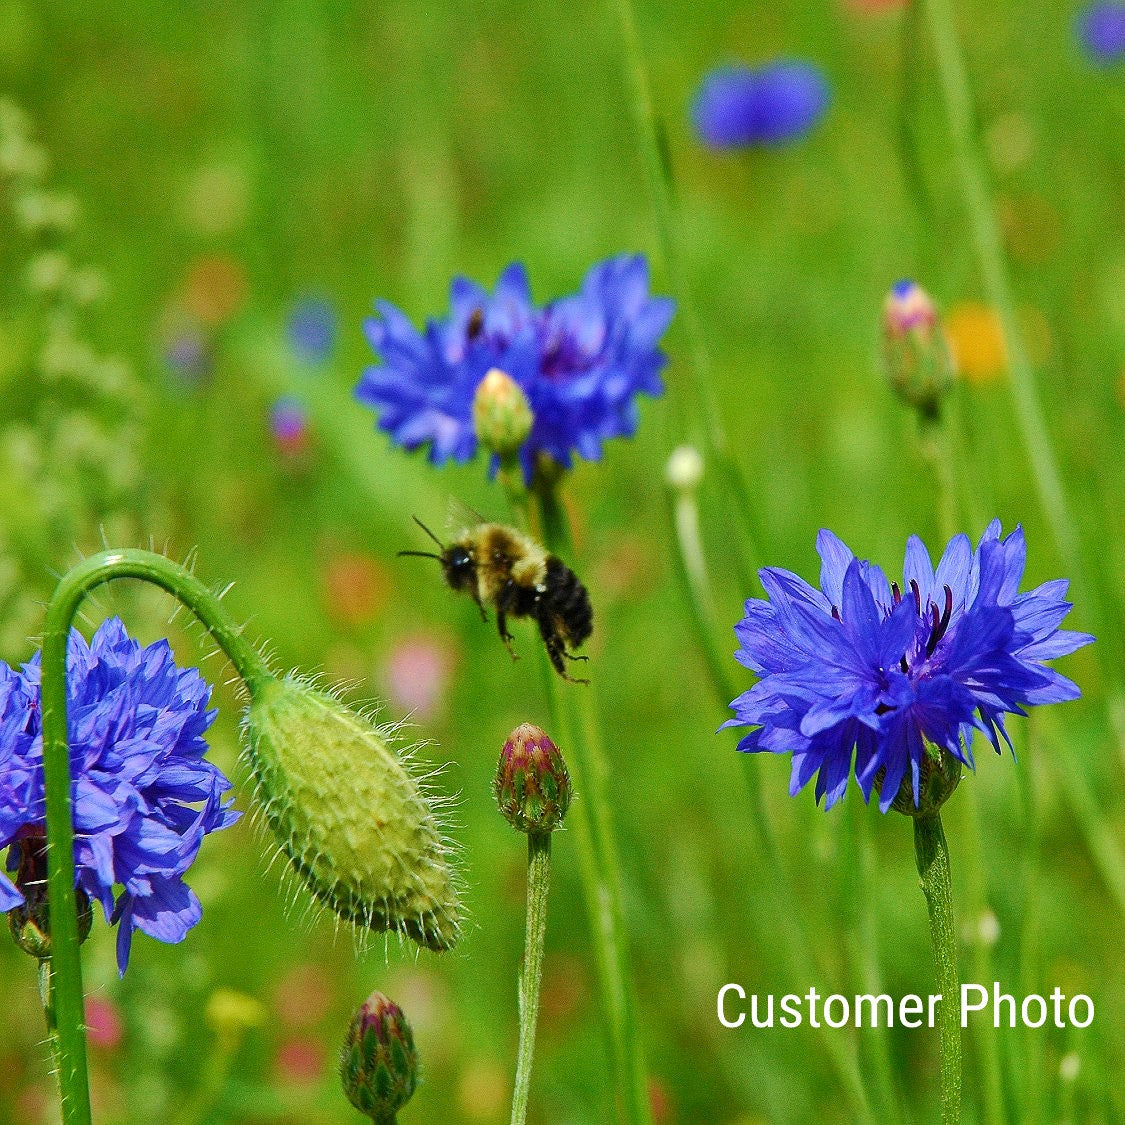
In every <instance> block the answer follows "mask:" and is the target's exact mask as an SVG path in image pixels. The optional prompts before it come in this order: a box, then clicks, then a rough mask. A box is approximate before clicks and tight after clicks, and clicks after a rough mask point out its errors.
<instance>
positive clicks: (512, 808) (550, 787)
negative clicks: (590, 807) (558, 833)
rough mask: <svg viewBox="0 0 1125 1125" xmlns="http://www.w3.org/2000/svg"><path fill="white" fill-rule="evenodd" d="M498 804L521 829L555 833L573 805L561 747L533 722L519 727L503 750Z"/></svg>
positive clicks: (498, 773)
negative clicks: (571, 804) (560, 750)
mask: <svg viewBox="0 0 1125 1125" xmlns="http://www.w3.org/2000/svg"><path fill="white" fill-rule="evenodd" d="M495 793H496V803H497V804H498V805H499V806H500V811H501V813H503V814H504V818H505V819H506V820H507V821H508V823H509V824H511V825H512V826H513V827H514V828H518V829H519V830H520V831H521V832H528V833H538V832H554V830H555V829H556V828H558V826H559V825H560V824H562V821H563V817H564V816H566V810H567V809H568V808H570V798H571V791H570V774H569V773H567V769H566V762H564V761H563V756H562V754H561V753H560V752H559V748H558V747H557V746H556V745H555V744H554V743H553V742H552V741H551V739H550V737H549V736H548V735H547V733H546V732H545V731H544V730H542V729H541V728H539V727H537V726H533V725H532V724H531V723H523V724H522V725H521V726H518V727H516V729H515V730H514V731H512V733H511V734H510V735H509V736H508V741H507V742H505V743H504V749H503V750H501V751H500V762H499V764H498V765H497V767H496V780H495Z"/></svg>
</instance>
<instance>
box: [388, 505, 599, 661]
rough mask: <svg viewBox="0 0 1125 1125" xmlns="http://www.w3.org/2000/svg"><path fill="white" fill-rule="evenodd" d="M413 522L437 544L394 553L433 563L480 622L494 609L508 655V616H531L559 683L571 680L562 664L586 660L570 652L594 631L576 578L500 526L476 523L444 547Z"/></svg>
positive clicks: (557, 561)
mask: <svg viewBox="0 0 1125 1125" xmlns="http://www.w3.org/2000/svg"><path fill="white" fill-rule="evenodd" d="M414 522H415V523H416V524H417V525H418V526H419V527H420V528H421V529H422V530H423V531H424V532H425V533H426V534H427V535H428V536H429V537H430V538H431V539H432V540H433V541H434V542H435V543H436V544H437V545H438V547H439V548H440V553H439V554H434V553H433V552H432V551H399V554H400V555H413V556H416V557H420V558H426V559H437V560H438V562H440V563H441V569H442V574H443V576H444V578H445V581H446V584H447V585H448V586H449V588H450V589H451V590H456V591H457V592H458V593H465V594H468V595H469V597H471V598H472V599H473V601H475V602H476V603H477V607H478V608H479V609H480V614H481V619H482V620H484V621H487V620H488V611H487V610H486V609H485V607H486V606H492V607H493V608H494V609H495V610H496V627H497V629H498V630H499V632H500V639H501V640H502V641H503V642H504V644H505V646H506V647H507V649H508V651H509V652H510V653H511V654H512V657H513V658H515V657H516V653H515V650H514V649H513V648H512V640H513V637H512V634H511V633H509V632H508V618H509V617H530V618H532V619H533V620H534V621H535V623H536V624H537V625H538V626H539V635H540V636H541V637H542V638H543V644H544V646H545V647H546V649H547V655H548V657H550V660H551V664H552V666H553V667H554V669H555V671H556V672H558V674H559V675H560V676H562V678H563V679H564V680H571V681H572V682H574V683H588V682H589V681H587V680H574V679H573V677H571V676H569V675H568V674H567V671H566V664H565V663H564V658H565V659H566V660H585V659H587V658H586V657H585V656H577V655H575V654H574V653H573V652H571V651H569V649H573V648H577V647H578V646H579V645H580V644H582V642H583V641H585V640H586V638H587V637H589V635H590V633H591V632H592V630H593V627H594V611H593V609H591V607H590V595H589V594H587V593H586V587H585V586H583V585H582V583H581V582H580V581H579V580H578V576H577V575H576V574H575V573H574V571H573V570H571V569H570V567H568V566H567V565H566V563H564V562H562V561H561V560H560V559H558V558H556V557H555V556H554V555H552V554H549V553H548V552H547V551H545V550H544V549H543V548H542V547H541V546H540V545H539V544H538V543H536V542H535V540H534V539H532V538H531V536H530V535H525V534H524V533H523V532H522V531H517V530H516V528H514V527H506V526H505V525H504V524H499V523H484V522H482V523H478V524H475V525H474V526H471V527H467V528H465V529H464V530H463V531H461V532H460V534H458V535H457V536H456V538H455V539H454V540H453V542H451V543H450V544H449V545H448V546H446V545H445V544H443V543H442V542H441V540H440V539H438V537H437V536H436V535H435V534H434V533H433V532H432V531H431V530H430V529H429V528H428V527H427V526H426V525H425V524H424V523H423V522H422V521H421V520H420V519H418V517H417V516H415V517H414Z"/></svg>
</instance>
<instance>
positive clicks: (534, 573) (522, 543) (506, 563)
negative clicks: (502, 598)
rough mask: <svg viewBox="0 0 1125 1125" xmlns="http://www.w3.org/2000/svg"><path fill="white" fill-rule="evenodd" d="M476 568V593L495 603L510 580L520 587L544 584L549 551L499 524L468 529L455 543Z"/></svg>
mask: <svg viewBox="0 0 1125 1125" xmlns="http://www.w3.org/2000/svg"><path fill="white" fill-rule="evenodd" d="M454 542H455V543H457V544H459V545H460V546H462V547H464V548H465V549H466V550H467V551H469V552H470V554H471V555H472V557H473V561H474V562H475V563H476V566H477V594H478V596H479V597H480V600H481V601H482V602H485V603H486V604H491V603H493V602H495V600H496V598H497V597H498V596H499V594H500V591H501V590H502V589H503V587H504V584H505V583H506V582H507V581H508V580H509V578H510V579H511V580H512V581H514V582H515V583H516V585H518V586H523V587H530V586H540V585H542V583H543V581H544V579H545V578H546V575H547V552H546V551H544V550H543V548H542V547H541V546H540V545H539V544H538V543H536V542H535V540H534V539H532V538H531V536H530V535H525V534H524V533H523V532H522V531H518V530H517V529H516V528H514V527H507V526H505V525H504V524H499V523H482V524H479V525H478V526H477V527H474V528H466V529H465V530H464V531H462V532H461V533H460V534H459V535H458V536H457V538H456V539H455V540H454Z"/></svg>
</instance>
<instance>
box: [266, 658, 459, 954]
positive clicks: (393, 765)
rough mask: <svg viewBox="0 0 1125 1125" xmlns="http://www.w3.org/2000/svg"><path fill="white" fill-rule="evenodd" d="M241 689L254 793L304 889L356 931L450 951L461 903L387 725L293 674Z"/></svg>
mask: <svg viewBox="0 0 1125 1125" xmlns="http://www.w3.org/2000/svg"><path fill="white" fill-rule="evenodd" d="M251 696H252V697H251V702H250V707H249V710H248V711H247V715H246V721H245V731H246V735H247V739H246V741H247V754H248V757H249V760H250V765H251V768H252V769H253V772H254V776H255V779H256V781H257V783H258V789H259V796H260V797H261V800H262V804H263V806H264V810H265V815H266V819H267V820H268V822H269V825H270V827H271V828H272V829H273V832H274V834H275V835H276V837H277V839H278V840H279V842H280V843H281V847H282V849H283V850H284V851H285V853H286V854H287V855H288V857H289V859H290V860H291V862H292V864H293V867H294V868H295V869H296V871H297V873H298V874H299V875H300V877H301V879H302V880H303V881H304V882H305V884H306V885H307V886H308V888H309V889H310V890H311V891H312V893H313V894H314V895H315V896H316V897H317V898H318V899H319V900H320V901H321V902H323V903H325V904H326V905H327V906H329V907H331V909H332V910H333V911H335V913H336V914H337V915H339V916H340V917H341V918H343V919H345V920H347V921H351V922H354V923H355V924H356V925H357V926H360V927H365V928H369V929H372V930H396V931H398V932H399V933H401V934H404V935H406V936H407V937H410V938H413V939H414V941H416V942H418V943H419V944H420V945H424V946H426V947H427V948H429V949H435V950H443V949H449V948H451V947H452V946H453V945H454V944H455V943H456V941H457V939H458V937H459V936H460V904H459V902H458V896H457V890H456V887H455V882H454V876H453V872H452V870H451V868H450V865H449V862H448V851H449V847H448V844H447V842H446V840H445V839H444V838H443V836H442V834H441V831H440V828H439V824H438V820H437V816H436V813H435V802H434V799H433V798H432V797H429V796H427V795H426V794H425V793H424V792H423V791H422V789H421V787H420V786H419V783H418V781H417V780H416V779H415V778H414V777H413V776H412V775H411V773H410V772H409V771H408V770H407V768H406V765H405V763H404V760H403V758H402V756H401V755H400V754H398V753H397V752H396V751H395V750H394V749H393V748H392V746H391V745H390V743H389V735H390V734H391V732H390V731H389V730H388V729H387V728H382V729H380V728H377V727H376V726H374V725H373V724H372V723H371V722H369V721H368V720H367V719H366V718H365V717H364V716H362V715H360V714H358V713H357V712H355V711H353V710H351V709H350V708H348V707H346V706H345V705H344V704H343V703H341V702H340V701H339V700H338V699H336V698H335V697H333V696H332V695H330V694H329V693H328V692H325V691H322V690H320V689H318V688H316V687H313V686H312V685H311V684H309V683H307V682H305V681H304V680H302V679H301V678H299V677H296V676H292V675H290V676H285V677H283V678H281V679H275V678H272V677H270V678H268V679H265V680H261V681H259V682H258V683H256V684H255V685H254V686H253V687H252V692H251Z"/></svg>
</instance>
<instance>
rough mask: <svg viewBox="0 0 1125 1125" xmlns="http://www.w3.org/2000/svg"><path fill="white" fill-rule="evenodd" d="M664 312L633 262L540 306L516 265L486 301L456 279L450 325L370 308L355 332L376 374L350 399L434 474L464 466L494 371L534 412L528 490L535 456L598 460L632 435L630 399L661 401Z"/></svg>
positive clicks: (641, 266) (644, 266) (611, 265)
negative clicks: (476, 411) (420, 324)
mask: <svg viewBox="0 0 1125 1125" xmlns="http://www.w3.org/2000/svg"><path fill="white" fill-rule="evenodd" d="M674 307H675V306H674V304H673V302H672V301H671V300H669V299H667V298H661V297H651V296H650V295H649V292H648V263H647V262H646V261H645V259H644V257H643V256H642V255H636V256H630V255H621V256H618V257H615V258H610V259H609V260H607V261H604V262H601V263H599V264H598V265H596V266H594V267H593V268H592V269H591V270H590V271H589V272H588V273H587V275H586V278H585V281H584V282H583V285H582V289H581V291H580V292H579V293H577V294H574V295H572V296H569V297H564V298H561V299H559V300H557V301H553V302H551V303H550V304H548V305H546V306H545V307H543V308H539V307H538V306H536V305H535V303H534V302H533V300H532V298H531V290H530V286H529V285H528V280H527V274H526V272H525V270H524V267H523V266H522V265H521V264H520V263H518V262H516V263H513V264H512V265H510V266H508V268H507V269H505V270H504V272H503V273H502V274H501V275H500V280H499V281H498V282H497V284H496V288H495V290H494V291H493V292H492V293H491V294H490V293H488V292H487V290H485V289H484V288H482V287H481V286H479V285H477V284H476V283H475V282H472V281H469V280H468V279H466V278H456V279H455V280H454V282H453V284H452V285H451V287H450V312H449V315H448V316H447V317H445V318H444V319H442V320H430V321H428V322H427V324H426V328H425V330H424V331H421V332H420V331H418V330H417V329H416V328H415V327H414V325H413V324H412V323H411V322H410V320H409V319H408V318H407V317H406V316H405V315H404V314H403V313H401V312H400V311H399V310H398V309H397V308H395V306H394V305H392V304H390V303H389V302H387V301H377V302H376V308H377V309H378V311H379V314H380V315H379V316H378V317H375V318H372V319H370V320H368V321H367V322H366V324H365V325H364V328H365V331H366V334H367V338H368V340H369V341H370V343H371V345H372V347H373V348H374V349H375V350H376V351H377V352H378V353H379V355H380V357H381V359H382V364H380V365H377V366H375V367H369V368H368V369H367V370H366V371H365V372H364V373H363V378H362V379H361V381H360V383H359V386H358V387H357V388H356V396H357V397H358V398H359V399H360V401H361V402H365V403H367V404H368V405H370V406H372V407H374V408H375V410H376V411H377V412H378V414H379V426H380V428H381V429H383V430H385V431H386V432H387V433H389V434H390V435H391V437H392V439H393V440H394V441H395V442H396V443H397V444H399V445H401V446H403V448H405V449H415V448H417V447H418V446H420V445H424V444H426V443H428V444H429V446H430V460H431V461H433V462H434V463H435V464H439V465H440V464H442V463H443V462H445V461H446V460H449V459H452V460H454V461H459V462H464V461H468V460H469V459H470V458H471V457H473V455H474V454H475V453H476V450H477V435H476V433H475V432H474V429H473V411H472V407H473V397H474V395H475V393H476V390H477V387H478V386H479V385H480V383H481V381H482V380H483V379H484V377H485V375H486V374H488V372H489V371H490V370H492V369H493V368H499V369H500V370H501V371H503V372H504V373H505V374H507V375H508V376H510V377H511V378H512V379H513V380H514V381H515V382H516V383H517V384H518V385H519V387H520V388H521V389H522V391H523V392H524V394H525V395H526V396H527V399H528V401H529V403H530V405H531V409H532V412H533V414H534V424H533V426H532V429H531V433H530V435H529V436H528V439H527V441H526V442H525V443H524V445H523V447H522V448H521V450H520V460H521V463H522V465H523V469H524V474H525V476H526V478H527V479H528V480H530V479H531V475H532V473H533V471H534V468H535V463H536V461H537V459H538V457H539V456H540V454H545V455H547V456H549V457H550V458H552V459H553V460H554V461H556V462H558V464H560V465H563V466H566V467H569V466H570V464H571V462H572V457H573V454H574V453H577V454H578V455H579V456H580V457H583V458H586V459H587V460H596V459H597V458H598V457H599V456H600V455H601V444H602V442H603V441H605V440H606V439H608V438H613V437H625V436H630V435H631V434H633V433H634V432H635V430H636V427H637V404H636V395H637V394H638V393H644V394H649V395H659V394H661V393H662V391H663V384H662V382H661V380H660V371H661V369H662V368H663V366H664V364H665V363H666V362H667V357H666V356H665V355H664V353H663V352H662V351H661V350H660V348H659V347H658V342H659V340H660V337H661V336H662V335H663V333H664V330H665V329H666V328H667V326H668V322H669V321H670V320H671V317H672V313H673V310H674ZM493 468H495V464H494V466H493Z"/></svg>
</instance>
